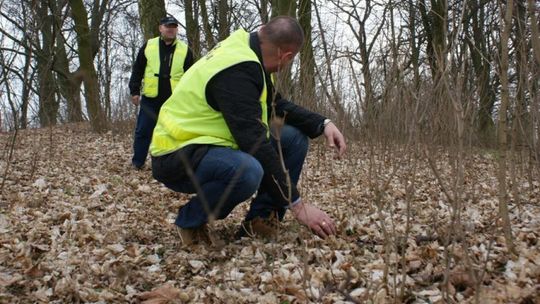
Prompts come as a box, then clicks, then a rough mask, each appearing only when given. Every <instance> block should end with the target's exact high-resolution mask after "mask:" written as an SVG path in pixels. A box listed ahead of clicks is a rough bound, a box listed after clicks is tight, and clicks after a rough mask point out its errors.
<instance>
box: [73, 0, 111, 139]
mask: <svg viewBox="0 0 540 304" xmlns="http://www.w3.org/2000/svg"><path fill="white" fill-rule="evenodd" d="M69 4H70V6H71V13H72V16H73V21H74V22H75V32H76V33H77V44H78V53H79V62H80V71H81V73H82V79H83V84H84V96H85V99H86V109H87V111H88V116H89V118H90V124H91V125H92V129H93V130H94V131H96V132H103V131H105V130H106V128H107V121H106V118H105V115H104V113H103V109H102V107H101V103H100V99H99V96H100V94H99V92H100V87H99V83H98V79H97V74H96V69H95V67H94V62H93V61H94V56H93V49H92V36H91V33H90V29H89V27H88V16H87V12H86V9H85V7H84V4H83V1H82V0H69Z"/></svg>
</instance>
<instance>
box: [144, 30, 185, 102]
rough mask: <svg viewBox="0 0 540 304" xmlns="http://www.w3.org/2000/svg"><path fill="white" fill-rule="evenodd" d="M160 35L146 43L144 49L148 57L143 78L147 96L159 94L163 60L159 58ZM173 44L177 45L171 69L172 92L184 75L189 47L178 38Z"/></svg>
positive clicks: (151, 96)
mask: <svg viewBox="0 0 540 304" xmlns="http://www.w3.org/2000/svg"><path fill="white" fill-rule="evenodd" d="M160 39H161V38H160V37H156V38H152V39H150V40H148V42H147V43H146V48H145V49H144V56H145V57H146V68H145V70H144V78H143V90H142V92H143V95H144V96H146V97H150V98H153V97H156V96H157V95H158V86H159V76H158V75H159V67H160V63H161V60H160V58H159V40H160ZM173 44H174V45H175V46H176V47H175V48H174V54H173V57H172V63H171V71H170V77H171V78H170V82H171V92H172V91H174V88H175V87H176V85H177V84H178V82H179V81H180V78H182V75H184V61H185V59H186V55H187V50H188V47H187V45H186V44H185V43H183V42H181V41H178V39H176V40H175V41H174V42H173Z"/></svg>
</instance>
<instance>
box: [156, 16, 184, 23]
mask: <svg viewBox="0 0 540 304" xmlns="http://www.w3.org/2000/svg"><path fill="white" fill-rule="evenodd" d="M179 23H180V22H178V20H176V18H174V17H173V16H167V17H163V18H161V20H159V24H161V25H167V24H176V25H178V24H179Z"/></svg>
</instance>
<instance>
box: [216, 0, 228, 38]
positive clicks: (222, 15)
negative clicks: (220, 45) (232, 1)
mask: <svg viewBox="0 0 540 304" xmlns="http://www.w3.org/2000/svg"><path fill="white" fill-rule="evenodd" d="M227 1H228V0H219V2H218V24H219V29H218V37H219V40H220V41H221V40H224V39H225V38H227V37H229V34H230V24H229V14H230V12H229V4H228V3H227Z"/></svg>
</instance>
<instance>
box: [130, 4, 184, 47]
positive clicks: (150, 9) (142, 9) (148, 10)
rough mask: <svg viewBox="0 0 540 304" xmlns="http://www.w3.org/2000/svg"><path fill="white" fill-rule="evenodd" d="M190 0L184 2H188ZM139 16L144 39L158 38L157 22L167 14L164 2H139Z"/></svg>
mask: <svg viewBox="0 0 540 304" xmlns="http://www.w3.org/2000/svg"><path fill="white" fill-rule="evenodd" d="M188 1H190V0H186V2H188ZM138 3H139V15H140V16H141V20H140V22H141V27H142V31H143V35H144V39H145V40H148V39H150V38H153V37H157V36H159V20H160V19H161V18H163V17H165V15H166V14H167V12H166V11H165V1H164V0H139V1H138Z"/></svg>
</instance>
